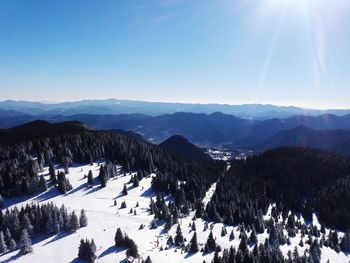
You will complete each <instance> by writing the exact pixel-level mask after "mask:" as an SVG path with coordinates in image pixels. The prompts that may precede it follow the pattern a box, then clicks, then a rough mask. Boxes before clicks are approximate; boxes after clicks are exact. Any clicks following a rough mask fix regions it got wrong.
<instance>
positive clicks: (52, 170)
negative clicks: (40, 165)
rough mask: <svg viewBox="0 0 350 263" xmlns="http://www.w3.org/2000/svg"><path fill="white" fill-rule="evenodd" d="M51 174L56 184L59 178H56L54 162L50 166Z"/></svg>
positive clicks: (51, 178)
mask: <svg viewBox="0 0 350 263" xmlns="http://www.w3.org/2000/svg"><path fill="white" fill-rule="evenodd" d="M49 175H50V180H51V181H52V182H53V183H54V184H55V183H56V181H57V178H56V171H55V166H54V165H53V164H52V163H51V164H50V166H49Z"/></svg>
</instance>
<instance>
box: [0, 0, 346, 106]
mask: <svg viewBox="0 0 350 263" xmlns="http://www.w3.org/2000/svg"><path fill="white" fill-rule="evenodd" d="M347 2H348V1H345V0H332V1H329V0H217V1H213V0H191V1H187V0H145V1H131V0H116V1H112V0H111V1H103V0H99V1H90V0H74V1H71V0H61V1H50V0H49V1H46V0H45V1H44V0H35V1H34V0H1V1H0V100H6V99H21V100H32V101H67V100H68V101H72V100H80V99H104V98H119V99H135V100H147V101H167V102H200V103H210V102H212V103H229V104H243V103H272V104H277V105H296V106H303V107H311V108H350V87H349V84H350V4H348V3H347Z"/></svg>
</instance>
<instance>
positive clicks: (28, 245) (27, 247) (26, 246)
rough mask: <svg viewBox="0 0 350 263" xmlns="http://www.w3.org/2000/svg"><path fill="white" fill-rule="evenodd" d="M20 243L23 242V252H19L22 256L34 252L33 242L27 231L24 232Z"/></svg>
mask: <svg viewBox="0 0 350 263" xmlns="http://www.w3.org/2000/svg"><path fill="white" fill-rule="evenodd" d="M20 241H21V250H20V252H19V253H20V254H22V255H24V254H28V253H31V252H33V248H32V240H31V238H30V236H29V234H28V231H27V229H23V230H22V234H21V238H20Z"/></svg>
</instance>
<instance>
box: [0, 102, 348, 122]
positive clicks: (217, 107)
mask: <svg viewBox="0 0 350 263" xmlns="http://www.w3.org/2000/svg"><path fill="white" fill-rule="evenodd" d="M1 110H8V111H12V113H8V114H14V113H15V112H17V113H18V114H19V115H18V116H20V115H23V114H29V115H65V116H66V115H76V114H103V115H105V114H135V113H143V114H146V115H150V116H159V115H163V114H173V113H176V112H193V113H205V114H211V113H214V112H222V113H225V114H231V115H236V116H238V117H242V118H248V119H268V118H286V117H290V116H294V115H309V116H317V115H321V114H326V113H327V114H334V115H345V114H350V110H332V109H330V110H312V109H303V108H298V107H294V106H288V107H287V106H275V105H270V104H242V105H229V104H191V103H165V102H146V101H133V100H117V99H108V100H83V101H75V102H63V103H54V104H53V103H41V102H28V101H13V100H7V101H2V102H0V115H1V116H2V115H3V114H6V113H4V112H2V111H1Z"/></svg>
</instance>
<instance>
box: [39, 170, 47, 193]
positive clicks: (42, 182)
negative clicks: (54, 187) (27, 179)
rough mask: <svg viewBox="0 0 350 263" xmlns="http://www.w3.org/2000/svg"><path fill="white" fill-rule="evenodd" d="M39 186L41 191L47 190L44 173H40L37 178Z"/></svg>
mask: <svg viewBox="0 0 350 263" xmlns="http://www.w3.org/2000/svg"><path fill="white" fill-rule="evenodd" d="M39 188H40V190H41V191H46V190H47V183H46V180H45V177H44V175H43V174H42V175H40V180H39Z"/></svg>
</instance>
